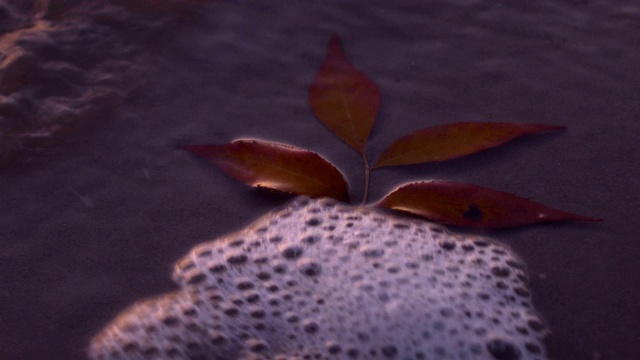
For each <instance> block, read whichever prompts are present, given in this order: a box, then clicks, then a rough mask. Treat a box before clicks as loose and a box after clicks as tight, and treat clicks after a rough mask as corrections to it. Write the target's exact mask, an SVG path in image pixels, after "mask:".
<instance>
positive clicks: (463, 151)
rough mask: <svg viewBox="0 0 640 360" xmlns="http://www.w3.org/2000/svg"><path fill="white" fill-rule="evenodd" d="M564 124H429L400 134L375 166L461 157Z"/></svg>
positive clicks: (557, 127)
mask: <svg viewBox="0 0 640 360" xmlns="http://www.w3.org/2000/svg"><path fill="white" fill-rule="evenodd" d="M563 129H566V128H565V127H564V126H554V125H539V124H511V123H488V122H459V123H455V124H447V125H440V126H434V127H429V128H426V129H422V130H418V131H416V132H414V133H412V134H409V135H407V136H405V137H403V138H400V139H399V140H397V141H396V142H394V143H393V144H391V146H389V147H388V148H387V150H385V151H384V153H383V154H382V155H381V156H380V159H378V161H377V162H376V164H375V166H374V168H379V167H383V166H394V165H409V164H420V163H429V162H434V161H443V160H450V159H455V158H459V157H462V156H465V155H469V154H473V153H476V152H479V151H482V150H487V149H490V148H493V147H496V146H499V145H502V144H504V143H506V142H508V141H510V140H513V139H515V138H517V137H520V136H523V135H527V134H534V133H537V132H541V131H555V130H563Z"/></svg>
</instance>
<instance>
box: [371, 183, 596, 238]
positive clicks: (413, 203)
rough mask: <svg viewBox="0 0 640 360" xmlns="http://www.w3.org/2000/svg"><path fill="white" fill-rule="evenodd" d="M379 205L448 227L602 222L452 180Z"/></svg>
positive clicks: (409, 187) (396, 194)
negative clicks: (574, 221) (550, 222)
mask: <svg viewBox="0 0 640 360" xmlns="http://www.w3.org/2000/svg"><path fill="white" fill-rule="evenodd" d="M376 206H378V207H386V208H390V209H395V210H401V211H406V212H410V213H413V214H416V215H420V216H422V217H425V218H427V219H429V220H433V221H437V222H440V223H444V224H449V225H456V226H465V227H475V228H501V227H510V226H519V225H526V224H533V223H541V222H549V221H567V220H579V221H602V219H596V218H590V217H586V216H581V215H575V214H571V213H567V212H564V211H560V210H556V209H552V208H550V207H547V206H545V205H542V204H538V203H536V202H534V201H531V200H528V199H524V198H520V197H517V196H515V195H512V194H509V193H506V192H502V191H497V190H491V189H486V188H482V187H480V186H477V185H472V184H463V183H456V182H451V181H429V182H416V183H410V184H406V185H403V186H401V187H399V188H398V189H396V190H395V191H393V192H392V193H390V194H389V195H387V196H386V197H385V198H384V199H382V200H381V201H380V202H379V203H377V204H376Z"/></svg>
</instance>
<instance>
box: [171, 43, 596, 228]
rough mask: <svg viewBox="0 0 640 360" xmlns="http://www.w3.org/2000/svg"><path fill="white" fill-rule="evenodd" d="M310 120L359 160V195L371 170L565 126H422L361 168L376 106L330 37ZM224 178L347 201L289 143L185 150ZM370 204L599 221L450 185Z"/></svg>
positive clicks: (322, 167) (411, 188)
mask: <svg viewBox="0 0 640 360" xmlns="http://www.w3.org/2000/svg"><path fill="white" fill-rule="evenodd" d="M309 104H310V106H311V109H312V111H313V113H314V114H315V116H316V117H317V118H318V119H319V120H320V121H321V122H322V123H323V124H324V125H326V126H327V127H328V128H329V129H330V130H331V131H332V132H333V133H334V134H335V135H337V136H338V137H339V138H340V139H342V140H343V141H344V142H345V143H347V144H348V145H349V146H351V147H352V148H353V149H354V150H355V151H357V152H358V153H359V154H360V156H361V157H362V159H363V164H364V176H365V189H364V199H363V204H364V203H366V200H367V194H368V191H369V177H370V173H371V171H372V170H375V169H378V168H382V167H388V166H400V165H411V164H425V163H432V162H439V161H445V160H450V159H456V158H460V157H463V156H467V155H470V154H474V153H477V152H480V151H484V150H487V149H491V148H494V147H497V146H500V145H502V144H504V143H506V142H509V141H511V140H513V139H516V138H518V137H521V136H524V135H530V134H535V133H539V132H548V131H558V130H563V129H565V127H563V126H556V125H543V124H516V123H499V122H459V123H453V124H447V125H440V126H433V127H427V128H425V129H421V130H418V131H415V132H413V133H410V134H408V135H406V136H404V137H402V138H400V139H398V140H396V141H395V142H393V143H392V144H391V145H390V146H389V147H388V148H387V149H386V150H385V151H384V152H383V153H382V154H381V155H380V157H379V158H378V159H377V160H376V162H375V163H374V164H373V165H370V164H369V160H368V159H367V154H366V146H367V141H368V139H369V135H370V134H371V130H372V128H373V125H374V123H375V121H376V118H377V115H378V111H379V109H380V104H381V92H380V89H379V88H378V86H377V85H376V84H375V83H374V82H373V81H372V80H371V79H369V78H368V77H367V76H366V75H365V74H364V73H363V72H361V71H360V70H358V69H357V68H356V67H355V66H353V65H352V64H351V63H350V62H349V60H348V59H347V58H346V56H345V55H344V53H343V51H342V48H341V46H340V41H339V38H338V36H337V35H333V36H332V37H331V42H330V44H329V50H328V53H327V57H326V58H325V60H324V62H323V63H322V65H321V66H320V69H319V70H318V73H317V75H316V77H315V80H314V81H313V83H312V84H311V86H310V87H309ZM184 149H185V150H187V151H189V152H191V153H193V154H195V155H198V156H200V157H203V158H205V159H207V160H209V161H211V162H212V163H214V164H215V165H216V166H217V167H218V168H220V169H221V170H222V171H223V172H225V173H226V174H227V175H229V176H231V177H233V178H235V179H237V180H240V181H242V182H244V183H246V184H249V185H251V186H255V187H265V188H270V189H274V190H278V191H282V192H287V193H291V194H298V195H306V196H311V197H331V198H335V199H338V200H340V201H345V202H349V188H348V185H347V182H346V180H345V178H344V176H343V175H342V173H341V172H340V171H339V170H338V169H337V168H336V167H335V166H334V165H333V164H331V163H330V162H329V161H327V160H326V159H324V158H322V157H321V156H320V155H318V154H316V153H314V152H312V151H309V150H305V149H300V148H296V147H292V146H289V145H284V144H279V143H274V142H266V141H259V140H255V139H239V140H235V141H233V142H231V143H229V144H222V145H185V146H184ZM373 206H377V207H383V208H389V209H395V210H400V211H405V212H410V213H413V214H416V215H419V216H422V217H424V218H427V219H429V220H432V221H437V222H440V223H444V224H449V225H457V226H464V227H476V228H501V227H510V226H519V225H524V224H532V223H539V222H548V221H567V220H580V221H601V220H600V219H595V218H591V217H586V216H581V215H576V214H571V213H567V212H564V211H561V210H557V209H553V208H550V207H547V206H545V205H542V204H539V203H536V202H534V201H531V200H528V199H524V198H521V197H518V196H515V195H512V194H508V193H505V192H502V191H498V190H492V189H487V188H483V187H480V186H477V185H473V184H465V183H458V182H451V181H438V180H432V181H424V182H413V183H408V184H404V185H402V186H400V187H398V188H397V189H395V190H394V191H392V192H391V193H389V194H388V195H386V196H385V197H384V198H383V199H382V200H380V201H378V202H377V203H375V204H373Z"/></svg>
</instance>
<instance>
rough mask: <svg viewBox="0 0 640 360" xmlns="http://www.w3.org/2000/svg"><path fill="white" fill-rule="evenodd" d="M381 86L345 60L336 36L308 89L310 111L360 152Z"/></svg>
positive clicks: (378, 105) (376, 105) (372, 122)
mask: <svg viewBox="0 0 640 360" xmlns="http://www.w3.org/2000/svg"><path fill="white" fill-rule="evenodd" d="M380 100H381V96H380V89H379V88H378V86H377V85H376V84H375V83H374V82H373V81H371V80H370V79H369V78H368V77H367V76H366V75H365V74H364V73H363V72H361V71H359V70H358V69H356V68H355V67H354V66H353V65H351V63H350V62H349V61H348V60H347V58H346V57H345V56H344V53H343V52H342V49H341V48H340V40H339V38H338V36H337V35H335V34H334V35H333V36H332V37H331V43H330V44H329V53H328V54H327V58H326V59H325V60H324V62H323V63H322V65H321V66H320V70H319V71H318V74H317V75H316V78H315V80H314V81H313V83H312V84H311V86H310V88H309V103H310V104H311V109H312V110H313V113H314V114H315V115H316V116H317V117H318V119H320V121H322V122H323V123H324V124H325V125H326V126H327V127H329V129H331V131H333V132H334V133H335V134H336V135H338V136H339V137H340V138H341V139H342V140H344V141H345V142H346V143H347V144H349V145H351V146H352V147H353V148H354V149H356V150H357V151H358V152H360V153H361V154H363V153H364V148H365V145H366V143H367V139H368V138H369V134H370V133H371V128H373V124H374V122H375V121H376V116H377V115H378V109H379V108H380Z"/></svg>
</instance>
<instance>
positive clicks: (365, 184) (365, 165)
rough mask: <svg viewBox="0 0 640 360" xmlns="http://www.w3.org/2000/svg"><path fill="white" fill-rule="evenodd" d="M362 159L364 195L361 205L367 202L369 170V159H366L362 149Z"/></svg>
mask: <svg viewBox="0 0 640 360" xmlns="http://www.w3.org/2000/svg"><path fill="white" fill-rule="evenodd" d="M362 160H363V161H364V196H363V197H362V202H361V203H360V205H361V206H362V205H364V203H366V202H367V197H369V173H370V172H371V167H369V161H368V160H367V154H366V152H364V151H363V152H362Z"/></svg>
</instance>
